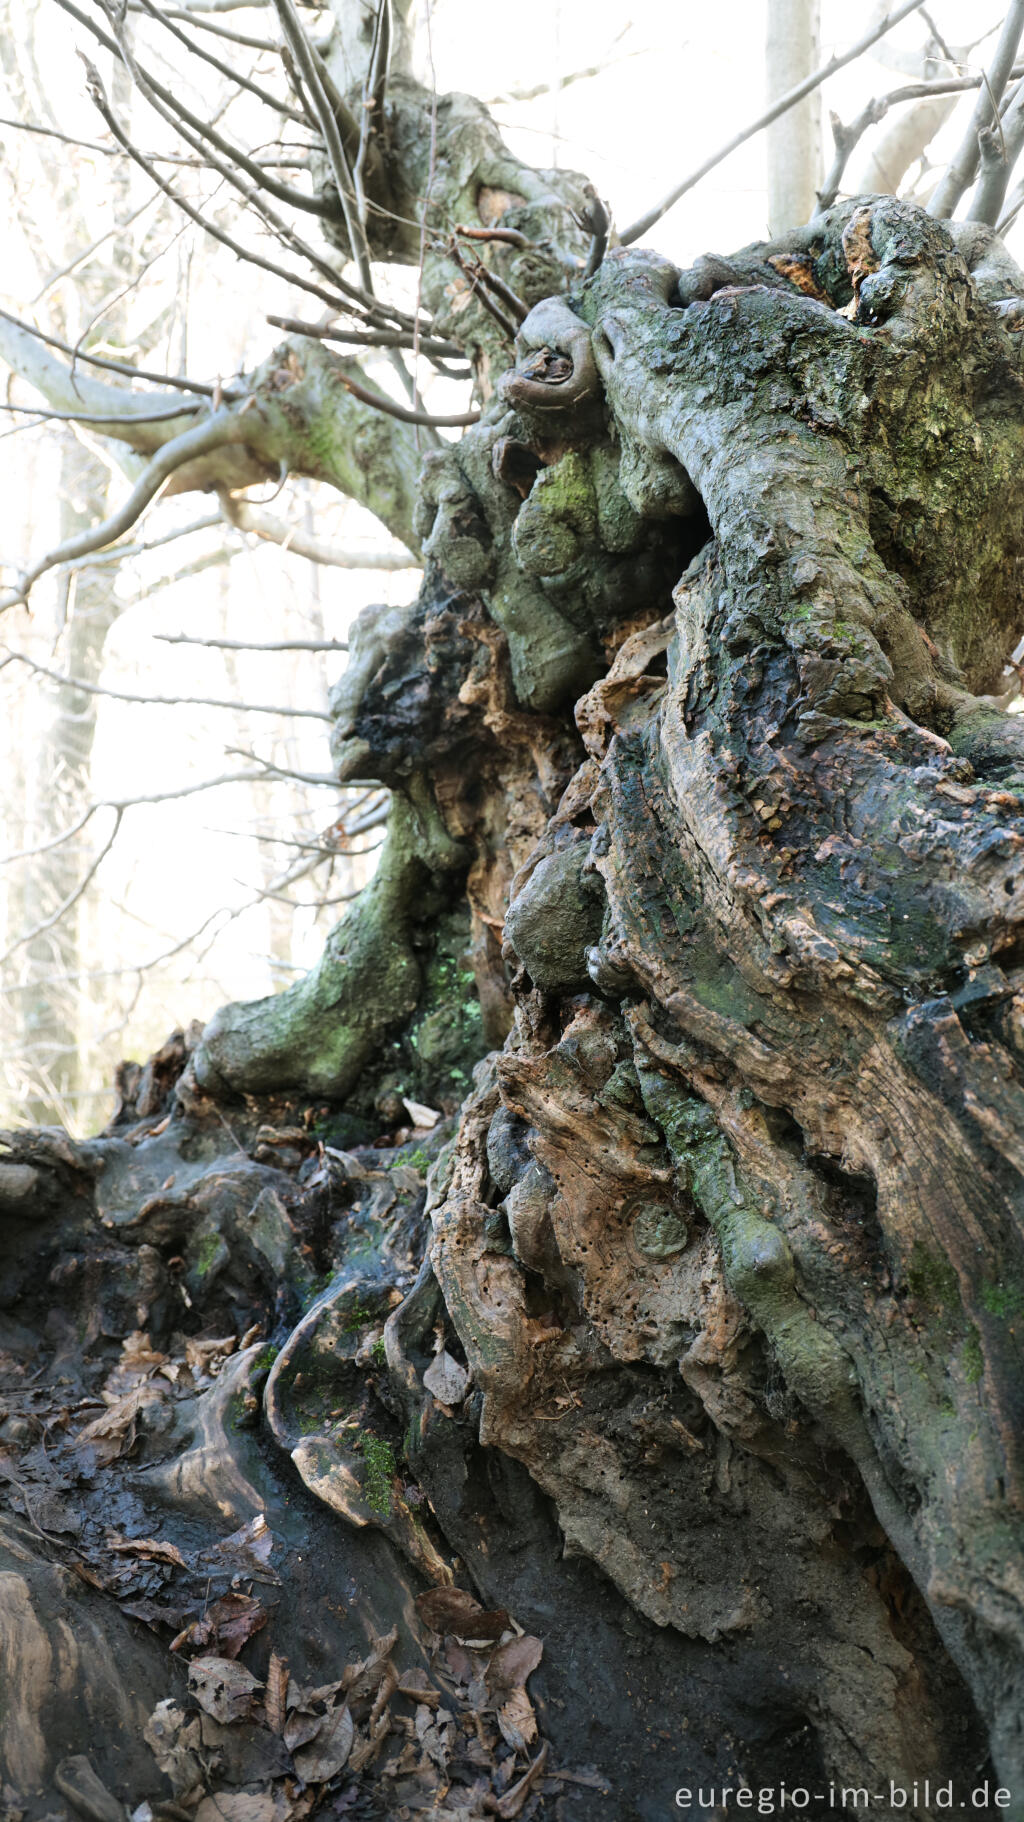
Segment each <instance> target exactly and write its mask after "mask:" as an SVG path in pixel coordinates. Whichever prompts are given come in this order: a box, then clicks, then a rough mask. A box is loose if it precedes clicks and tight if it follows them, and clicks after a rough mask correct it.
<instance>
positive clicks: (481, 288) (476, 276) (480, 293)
mask: <svg viewBox="0 0 1024 1822" xmlns="http://www.w3.org/2000/svg"><path fill="white" fill-rule="evenodd" d="M445 251H446V253H447V255H448V258H449V259H450V260H451V262H452V264H453V265H454V266H458V269H459V271H460V272H461V273H462V275H463V277H464V278H467V279H468V280H469V288H470V290H471V292H472V293H473V296H474V297H475V298H476V300H477V303H478V304H481V305H482V306H483V308H484V309H485V310H486V311H487V314H488V316H493V318H494V320H495V322H496V323H499V324H500V326H501V329H502V331H503V333H504V334H505V335H506V336H507V337H508V339H509V341H510V342H514V341H515V339H516V336H517V335H518V333H519V325H518V323H514V322H513V321H512V318H511V317H509V316H506V315H505V312H504V310H503V309H502V308H501V306H500V304H497V303H495V301H494V298H493V297H491V296H490V295H489V293H488V291H487V288H486V285H485V284H484V278H483V275H484V272H485V270H486V268H485V267H484V266H483V265H482V264H481V262H480V261H479V260H477V259H475V260H473V262H472V264H471V265H467V263H466V261H465V260H464V259H463V257H462V255H461V253H460V252H459V249H458V247H457V246H456V245H455V242H454V241H449V243H448V246H447V247H446V249H445ZM525 309H526V306H525V305H523V311H524V314H525ZM519 320H520V321H522V318H520V319H519Z"/></svg>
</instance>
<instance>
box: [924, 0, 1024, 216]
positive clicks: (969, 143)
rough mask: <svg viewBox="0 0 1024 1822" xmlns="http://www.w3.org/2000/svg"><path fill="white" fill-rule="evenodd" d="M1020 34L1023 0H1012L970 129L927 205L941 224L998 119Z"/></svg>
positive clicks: (952, 208) (1023, 24)
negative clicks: (982, 136)
mask: <svg viewBox="0 0 1024 1822" xmlns="http://www.w3.org/2000/svg"><path fill="white" fill-rule="evenodd" d="M1022 32H1024V0H1011V4H1010V7H1009V9H1008V11H1007V14H1006V18H1005V19H1004V20H1003V27H1002V30H1001V32H1000V34H999V41H998V43H997V45H996V48H995V50H994V52H993V53H992V62H991V63H990V65H989V68H988V70H987V72H986V80H985V86H984V88H983V89H982V92H981V93H980V94H979V96H978V101H977V105H976V107H975V109H974V113H973V114H972V115H971V123H970V126H969V127H968V129H967V132H966V133H965V135H964V138H963V140H962V142H961V144H960V147H959V150H958V151H957V153H956V155H955V157H953V158H952V159H951V160H950V162H949V164H948V165H947V166H946V170H945V172H944V173H943V175H942V177H941V178H940V179H939V182H938V183H937V185H936V187H935V191H934V193H933V195H932V198H931V200H930V202H929V204H928V213H929V215H936V216H938V217H939V218H940V220H941V219H948V218H949V217H950V216H952V215H953V214H954V212H955V210H956V207H957V204H958V203H959V201H960V199H961V197H962V196H963V194H964V191H965V190H966V189H967V186H968V184H970V183H971V182H972V181H973V179H974V175H975V172H976V171H977V169H978V164H979V160H980V157H981V151H980V145H979V135H980V134H981V133H982V132H984V130H985V128H986V127H989V126H991V124H992V122H993V120H996V119H998V117H999V103H1000V100H1001V99H1002V95H1003V91H1004V89H1005V88H1006V85H1007V83H1008V82H1009V80H1010V72H1011V71H1012V69H1013V63H1014V58H1015V57H1016V55H1017V51H1018V48H1019V46H1020V40H1021V33H1022Z"/></svg>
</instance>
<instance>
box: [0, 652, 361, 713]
mask: <svg viewBox="0 0 1024 1822" xmlns="http://www.w3.org/2000/svg"><path fill="white" fill-rule="evenodd" d="M0 651H4V652H6V653H7V657H8V658H9V659H10V660H11V662H12V663H14V664H24V665H25V666H26V668H27V669H28V670H30V671H33V672H35V674H36V675H37V676H39V677H49V679H50V681H51V682H52V683H59V684H60V685H61V686H62V688H64V689H69V690H76V691H78V692H80V693H82V694H83V695H86V696H105V697H107V698H108V699H109V700H110V701H111V702H132V703H138V704H140V706H141V707H143V708H152V709H171V708H175V709H176V708H201V709H231V710H233V711H235V712H237V713H238V714H239V715H281V716H287V717H288V718H289V719H298V720H302V721H330V720H331V719H332V717H331V716H330V715H326V714H323V713H322V712H321V711H320V710H319V709H289V708H284V707H283V706H282V705H281V704H280V703H276V702H272V703H266V702H226V701H224V700H223V699H222V698H221V697H219V696H147V695H142V694H139V693H137V692H135V691H130V690H113V689H108V688H106V686H105V685H103V684H101V683H88V682H86V679H85V678H84V677H71V676H68V674H67V673H66V672H64V671H52V670H50V669H49V668H48V666H47V665H45V664H39V663H37V662H36V660H35V659H34V658H29V657H28V656H27V655H26V653H25V652H15V651H12V650H11V648H10V646H8V645H2V646H0Z"/></svg>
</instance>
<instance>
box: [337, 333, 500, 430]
mask: <svg viewBox="0 0 1024 1822" xmlns="http://www.w3.org/2000/svg"><path fill="white" fill-rule="evenodd" d="M514 333H515V332H514V331H513V335H514ZM338 379H339V381H340V382H341V384H342V385H343V386H344V387H345V389H346V391H347V392H350V393H351V394H352V397H353V398H354V399H359V401H360V403H361V404H363V405H372V406H374V408H375V409H376V410H377V411H385V412H387V415H388V416H389V417H392V418H398V420H399V422H400V423H402V424H424V425H426V426H427V428H428V429H430V430H462V429H465V428H466V427H467V426H468V425H469V424H479V422H480V413H479V411H460V412H455V413H453V414H452V415H451V416H450V417H433V416H431V414H430V412H428V411H411V410H408V409H407V408H406V407H405V406H404V405H396V403H395V401H394V399H389V398H387V397H386V396H385V394H384V393H382V392H369V391H368V390H367V388H366V387H365V386H359V385H357V383H356V381H355V380H350V379H349V377H348V375H347V374H345V373H339V374H338Z"/></svg>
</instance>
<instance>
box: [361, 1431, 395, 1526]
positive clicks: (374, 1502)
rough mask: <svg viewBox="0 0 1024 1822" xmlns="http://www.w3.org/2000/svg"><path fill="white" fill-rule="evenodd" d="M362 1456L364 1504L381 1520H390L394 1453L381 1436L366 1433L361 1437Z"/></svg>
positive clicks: (392, 1501)
mask: <svg viewBox="0 0 1024 1822" xmlns="http://www.w3.org/2000/svg"><path fill="white" fill-rule="evenodd" d="M362 1455H363V1460H364V1461H365V1463H366V1472H365V1474H364V1476H363V1492H364V1493H365V1495H366V1503H367V1505H368V1506H370V1507H371V1508H372V1509H373V1511H374V1512H376V1513H378V1514H379V1515H380V1517H381V1518H390V1517H391V1513H392V1511H393V1509H394V1496H393V1493H392V1483H393V1481H394V1478H395V1475H396V1474H397V1472H398V1463H397V1462H396V1460H395V1451H394V1449H393V1448H392V1447H391V1444H390V1443H389V1442H385V1441H384V1439H383V1437H382V1436H374V1435H373V1434H372V1432H370V1431H366V1432H364V1435H363V1437H362Z"/></svg>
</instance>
